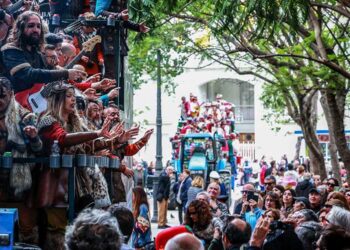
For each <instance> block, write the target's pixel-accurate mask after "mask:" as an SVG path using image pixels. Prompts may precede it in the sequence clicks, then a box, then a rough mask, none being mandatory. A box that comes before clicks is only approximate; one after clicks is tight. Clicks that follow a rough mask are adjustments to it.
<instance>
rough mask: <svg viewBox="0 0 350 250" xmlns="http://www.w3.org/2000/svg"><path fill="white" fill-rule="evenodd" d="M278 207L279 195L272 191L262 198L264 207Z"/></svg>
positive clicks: (279, 205)
mask: <svg viewBox="0 0 350 250" xmlns="http://www.w3.org/2000/svg"><path fill="white" fill-rule="evenodd" d="M271 208H273V209H280V208H281V203H280V200H279V197H278V195H277V194H275V193H274V192H268V193H267V194H266V196H265V198H264V209H266V210H268V209H271Z"/></svg>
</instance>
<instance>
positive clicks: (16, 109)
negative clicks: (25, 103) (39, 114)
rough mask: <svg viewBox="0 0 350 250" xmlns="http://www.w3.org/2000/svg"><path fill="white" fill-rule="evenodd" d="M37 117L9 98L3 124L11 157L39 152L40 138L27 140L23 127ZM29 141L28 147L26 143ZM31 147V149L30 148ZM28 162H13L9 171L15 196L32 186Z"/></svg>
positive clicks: (30, 155)
mask: <svg viewBox="0 0 350 250" xmlns="http://www.w3.org/2000/svg"><path fill="white" fill-rule="evenodd" d="M36 121H37V118H36V116H35V115H34V114H33V113H30V112H29V111H28V110H26V109H24V108H23V107H22V106H20V105H19V104H18V103H17V102H16V101H15V99H14V98H13V99H11V101H10V103H9V106H8V108H7V110H6V113H5V125H6V128H7V132H8V137H7V145H10V149H11V152H12V156H13V157H25V158H30V157H34V155H33V154H32V153H31V152H30V151H31V150H32V151H33V152H39V151H40V150H41V148H42V143H41V141H40V139H38V138H37V139H36V140H29V141H28V139H26V138H25V137H24V133H23V128H24V127H25V126H27V125H34V126H35V124H36ZM29 143H30V148H28V144H29ZM30 149H31V150H30ZM31 166H33V164H30V163H14V164H13V167H12V169H11V171H10V187H11V188H12V189H13V190H14V195H15V197H20V196H21V195H22V193H23V192H24V191H26V190H28V189H30V188H31V186H32V176H31Z"/></svg>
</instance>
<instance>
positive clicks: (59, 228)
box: [36, 82, 114, 249]
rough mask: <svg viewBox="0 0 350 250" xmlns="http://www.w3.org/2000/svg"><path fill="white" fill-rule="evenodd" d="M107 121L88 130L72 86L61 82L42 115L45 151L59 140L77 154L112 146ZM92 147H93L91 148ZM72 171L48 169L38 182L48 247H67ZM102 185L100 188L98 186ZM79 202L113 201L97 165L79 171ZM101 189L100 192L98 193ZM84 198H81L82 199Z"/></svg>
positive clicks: (102, 203)
mask: <svg viewBox="0 0 350 250" xmlns="http://www.w3.org/2000/svg"><path fill="white" fill-rule="evenodd" d="M109 124H110V122H109V121H107V122H105V124H104V125H103V127H102V129H100V130H96V131H88V130H87V129H86V127H85V125H84V124H83V123H82V122H81V119H80V117H79V115H78V113H77V110H76V99H75V91H74V87H73V86H72V85H69V84H66V83H64V82H58V83H57V85H55V86H54V87H53V88H52V89H51V90H50V94H49V97H48V109H47V112H46V113H45V114H44V115H43V116H41V117H40V120H39V123H38V131H39V135H40V137H41V139H42V141H43V145H44V147H43V149H44V150H43V154H44V155H46V156H49V155H50V154H51V152H50V151H51V147H52V145H53V144H54V142H55V141H57V142H58V146H59V148H60V153H64V154H75V153H80V154H84V153H89V152H85V148H86V147H85V146H86V145H87V144H90V145H91V143H92V141H93V140H96V139H97V138H100V139H99V140H97V141H95V143H94V144H95V150H97V149H104V148H108V147H110V145H111V143H114V141H113V140H105V139H104V138H109V137H110V133H109ZM90 148H91V147H90ZM67 180H68V171H67V170H66V169H62V168H58V169H49V168H48V167H46V168H44V169H43V171H42V172H41V177H40V178H39V184H38V192H37V194H38V197H37V202H36V205H37V206H38V207H42V208H45V209H46V214H47V231H48V234H47V240H46V243H48V244H47V245H46V247H47V249H50V248H51V249H63V242H64V231H65V228H66V225H67V217H66V208H67V206H68V204H67V193H68V185H67ZM96 184H98V185H99V187H98V189H96V188H95V185H96ZM76 185H77V187H76V195H77V196H76V202H77V203H79V201H83V200H84V201H87V200H89V202H90V201H91V203H92V204H94V205H95V207H99V208H103V207H107V206H109V205H110V204H111V202H110V199H109V195H108V187H107V185H106V181H105V180H104V177H103V175H102V173H101V171H100V170H99V168H98V167H97V166H96V165H95V168H84V169H77V170H76ZM94 190H98V192H94ZM79 198H81V199H79Z"/></svg>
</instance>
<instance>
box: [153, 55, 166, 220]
mask: <svg viewBox="0 0 350 250" xmlns="http://www.w3.org/2000/svg"><path fill="white" fill-rule="evenodd" d="M157 63H158V67H157V118H156V127H157V145H156V171H155V173H154V177H153V218H152V222H158V205H157V190H158V183H159V175H160V173H161V172H162V170H163V163H162V158H163V155H162V82H161V73H160V63H161V55H160V50H158V51H157Z"/></svg>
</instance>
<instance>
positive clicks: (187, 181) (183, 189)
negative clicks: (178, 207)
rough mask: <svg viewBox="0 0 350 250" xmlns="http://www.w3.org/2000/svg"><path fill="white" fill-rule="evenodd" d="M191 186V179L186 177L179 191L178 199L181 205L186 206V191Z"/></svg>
mask: <svg viewBox="0 0 350 250" xmlns="http://www.w3.org/2000/svg"><path fill="white" fill-rule="evenodd" d="M191 184H192V178H191V176H188V177H186V179H185V180H184V182H183V184H182V186H181V190H180V192H181V193H180V199H181V201H182V204H183V205H186V203H187V198H188V197H187V191H188V189H189V188H190V187H191Z"/></svg>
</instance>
